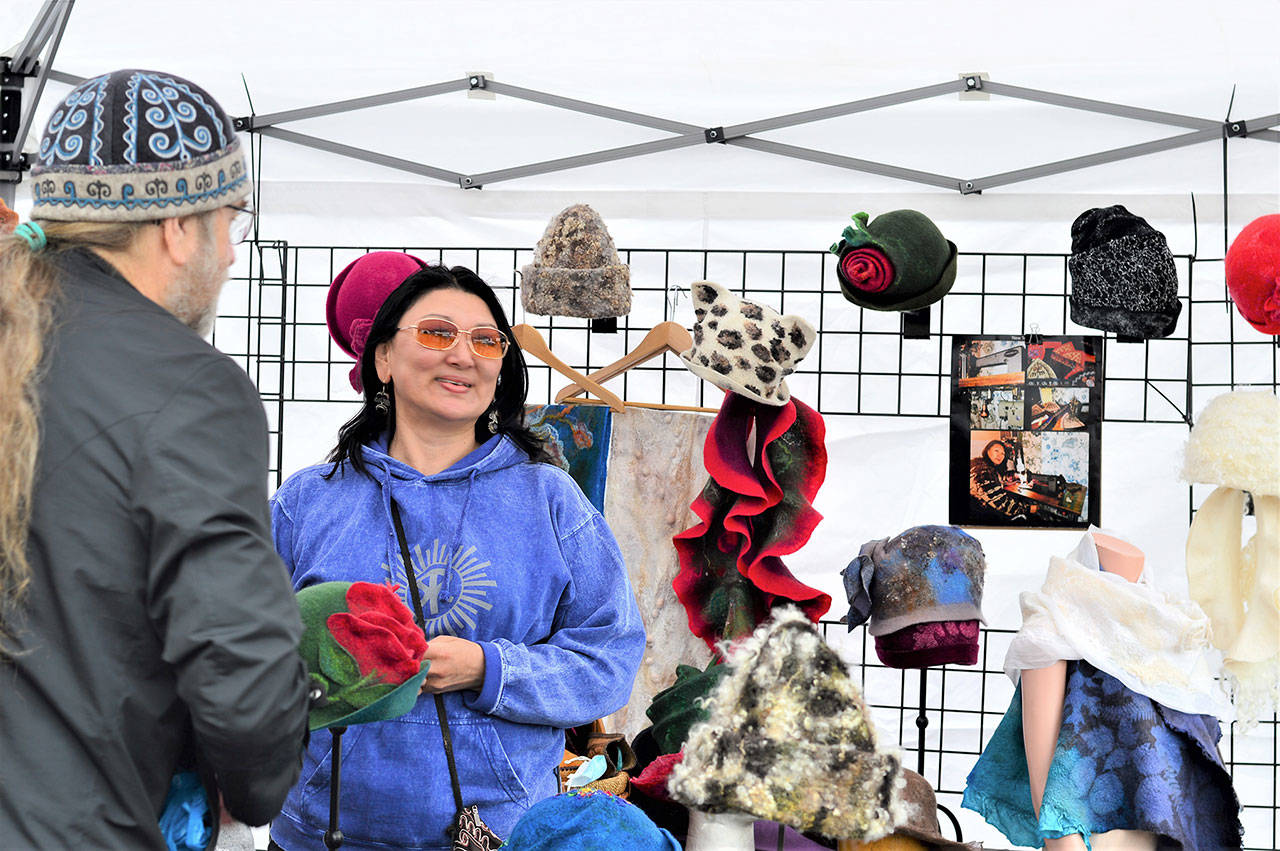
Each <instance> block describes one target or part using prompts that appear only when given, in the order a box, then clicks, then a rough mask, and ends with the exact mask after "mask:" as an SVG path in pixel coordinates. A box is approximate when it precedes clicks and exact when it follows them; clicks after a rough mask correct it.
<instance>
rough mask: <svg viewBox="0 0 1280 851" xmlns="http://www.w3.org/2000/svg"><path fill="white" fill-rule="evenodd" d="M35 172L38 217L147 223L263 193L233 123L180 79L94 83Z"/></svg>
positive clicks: (63, 113) (59, 124) (52, 120)
mask: <svg viewBox="0 0 1280 851" xmlns="http://www.w3.org/2000/svg"><path fill="white" fill-rule="evenodd" d="M35 160H36V161H35V166H34V167H33V168H32V169H31V195H32V199H33V204H32V210H31V217H32V218H34V219H44V220H46V221H60V222H78V221H95V222H141V221H150V220H153V219H165V218H173V217H176V216H190V215H193V214H195V213H204V212H208V211H210V210H216V209H217V208H218V207H223V206H226V205H228V204H234V203H235V202H237V201H240V200H242V199H244V198H246V197H248V195H249V192H250V190H251V189H252V188H253V187H252V184H251V183H250V180H249V172H248V170H247V169H246V168H245V161H244V151H243V149H242V148H241V146H240V141H239V139H237V138H236V132H235V127H234V125H233V124H232V121H231V119H230V117H228V116H227V113H226V112H224V111H223V109H222V107H221V106H219V105H218V102H217V101H215V100H214V99H213V97H212V96H211V95H210V94H209V93H208V92H206V91H205V90H204V89H202V88H200V87H199V86H197V85H196V84H195V83H192V82H191V81H189V80H184V79H182V78H181V77H178V76H175V75H173V74H166V73H164V72H162V71H142V70H139V69H136V68H128V69H124V70H121V71H112V72H111V73H109V74H103V75H101V76H99V77H94V78H92V79H89V80H85V81H84V82H83V83H81V84H80V85H78V86H76V87H75V88H74V89H72V90H71V92H70V93H69V94H68V95H67V96H66V97H65V98H63V99H62V102H61V103H59V104H58V105H57V106H56V107H55V108H54V110H53V114H52V115H51V116H49V123H48V124H47V125H46V126H45V130H44V135H43V136H42V137H41V138H40V150H39V152H38V153H37V154H36V158H35Z"/></svg>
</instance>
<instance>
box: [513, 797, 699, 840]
mask: <svg viewBox="0 0 1280 851" xmlns="http://www.w3.org/2000/svg"><path fill="white" fill-rule="evenodd" d="M502 847H503V848H504V849H509V851H543V849H545V851H599V849H602V848H626V849H628V851H680V843H679V842H677V841H676V838H675V837H674V836H672V835H671V833H670V832H669V831H667V830H664V829H663V828H660V827H658V826H657V825H656V824H654V823H653V822H652V821H651V820H650V819H649V817H648V816H647V815H645V814H644V812H643V811H642V810H641V809H640V808H639V807H637V806H636V805H635V804H631V803H628V802H627V801H624V800H623V799H622V798H619V797H618V796H617V795H610V794H609V793H608V792H601V791H599V790H595V789H572V790H570V791H568V792H565V793H564V794H561V795H555V796H553V797H551V798H544V799H543V800H541V801H539V802H538V803H536V804H534V805H533V806H532V807H530V808H529V811H528V812H526V813H525V814H524V815H523V816H521V817H520V820H519V821H518V822H516V826H515V827H514V828H512V830H511V838H510V839H508V840H507V841H506V843H505V844H504V845H503V846H502Z"/></svg>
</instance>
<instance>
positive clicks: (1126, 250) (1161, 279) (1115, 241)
mask: <svg viewBox="0 0 1280 851" xmlns="http://www.w3.org/2000/svg"><path fill="white" fill-rule="evenodd" d="M1067 268H1068V269H1070V270H1071V295H1070V298H1069V301H1070V304H1071V321H1072V322H1074V323H1076V324H1077V325H1084V326H1085V327H1087V328H1097V329H1099V330H1101V331H1113V332H1115V333H1116V334H1119V335H1120V336H1123V337H1137V338H1141V339H1150V338H1154V337H1167V336H1169V335H1170V334H1172V333H1173V329H1174V328H1175V327H1176V326H1177V324H1178V314H1179V313H1181V312H1182V303H1181V302H1180V301H1178V270H1177V267H1175V266H1174V263H1173V255H1172V254H1171V253H1169V243H1168V241H1167V240H1165V238H1164V234H1162V233H1160V231H1158V230H1156V229H1155V228H1153V227H1151V225H1149V224H1147V220H1146V219H1144V218H1142V217H1141V216H1135V215H1134V214H1133V213H1130V212H1129V211H1128V210H1126V209H1125V208H1124V207H1122V206H1120V205H1119V204H1116V205H1115V206H1112V207H1095V208H1093V209H1092V210H1086V211H1085V212H1083V213H1081V214H1080V215H1079V216H1078V217H1077V218H1076V220H1075V221H1074V222H1073V223H1072V225H1071V257H1070V258H1068V260H1067Z"/></svg>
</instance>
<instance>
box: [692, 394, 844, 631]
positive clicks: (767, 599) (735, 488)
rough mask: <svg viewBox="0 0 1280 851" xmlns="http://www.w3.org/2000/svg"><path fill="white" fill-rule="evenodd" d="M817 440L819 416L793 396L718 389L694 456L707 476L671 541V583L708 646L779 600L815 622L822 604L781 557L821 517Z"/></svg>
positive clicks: (821, 459) (821, 453)
mask: <svg viewBox="0 0 1280 851" xmlns="http://www.w3.org/2000/svg"><path fill="white" fill-rule="evenodd" d="M752 435H754V436H753V437H751V436H752ZM825 436H826V424H825V423H824V422H823V420H822V416H821V415H820V414H818V412H817V411H814V410H813V409H812V408H810V407H808V406H807V405H805V404H804V403H803V402H800V401H799V400H796V399H792V400H791V401H790V402H788V403H787V404H785V405H783V406H781V407H774V406H772V405H763V404H759V403H756V402H753V401H751V400H750V399H747V398H745V397H742V396H739V395H737V394H736V393H729V394H726V395H725V399H724V404H723V405H722V406H721V408H720V413H719V414H718V415H717V416H716V418H715V421H714V422H713V423H712V424H711V430H710V431H709V432H708V433H707V441H706V449H705V451H704V453H703V461H704V462H705V463H706V466H707V472H708V473H710V474H711V477H710V478H709V479H708V480H707V484H706V486H705V487H704V488H703V490H702V493H701V494H700V495H699V496H698V498H697V499H696V500H694V502H693V505H692V506H691V508H692V509H693V512H694V513H695V514H696V515H698V518H699V521H700V522H699V523H698V524H697V525H695V526H693V527H691V528H689V529H686V530H685V531H683V532H681V533H679V534H678V535H675V536H674V537H673V539H672V542H673V543H674V545H675V548H676V554H677V557H678V558H679V560H680V572H679V573H678V574H677V575H676V578H675V580H674V582H673V583H672V587H673V588H674V589H675V592H676V597H677V598H679V600H680V603H681V605H683V606H684V609H685V612H686V613H687V614H688V617H689V629H690V630H691V631H692V632H693V633H694V635H697V636H698V637H699V638H701V639H702V640H703V641H705V642H706V643H707V646H708V647H714V646H715V644H716V642H717V641H719V640H721V639H723V638H731V639H733V638H741V637H743V636H746V635H748V634H749V633H750V632H751V631H752V630H753V629H755V628H756V626H757V625H759V624H760V623H761V622H762V621H763V620H764V619H765V618H767V617H768V614H769V612H770V610H772V609H773V607H774V606H775V605H777V604H778V603H779V602H781V601H791V602H794V603H796V604H797V605H799V606H800V608H801V609H803V610H804V612H805V614H807V615H808V616H809V617H810V618H812V619H813V620H815V621H816V620H817V619H818V618H820V617H822V615H823V614H825V613H826V611H827V609H828V608H829V607H830V606H831V597H830V596H828V595H827V594H824V593H823V592H821V591H819V590H817V589H816V588H810V587H809V586H808V585H805V584H804V583H803V582H801V581H800V580H798V579H796V578H795V576H794V575H792V573H791V571H789V570H788V569H787V566H786V565H785V564H784V563H783V561H782V556H784V555H789V554H791V553H793V552H795V551H796V550H798V549H800V548H801V547H803V546H804V545H805V543H806V542H807V541H808V540H809V536H810V535H812V534H813V530H814V527H816V526H817V524H818V521H820V520H821V519H822V515H821V514H819V513H818V511H817V509H815V508H814V507H813V499H814V497H815V496H816V495H817V493H818V489H819V488H820V487H821V486H822V482H823V480H824V478H825V477H826V471H827V450H826V445H825ZM749 438H750V439H749ZM749 443H753V444H754V445H753V446H749V445H748V444H749Z"/></svg>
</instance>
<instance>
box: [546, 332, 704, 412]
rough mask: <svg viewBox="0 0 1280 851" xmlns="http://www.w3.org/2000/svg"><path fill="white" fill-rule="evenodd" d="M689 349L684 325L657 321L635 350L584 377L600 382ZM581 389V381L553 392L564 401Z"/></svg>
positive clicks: (687, 334)
mask: <svg viewBox="0 0 1280 851" xmlns="http://www.w3.org/2000/svg"><path fill="white" fill-rule="evenodd" d="M691 348H693V337H692V336H690V335H689V331H688V330H687V329H686V328H685V327H684V326H683V325H681V324H680V323H679V322H659V323H658V324H657V325H655V326H653V328H652V329H651V330H650V331H649V333H648V334H645V335H644V339H643V340H641V341H640V343H639V345H637V346H636V347H635V348H634V349H632V350H631V351H629V352H627V353H626V354H625V355H623V356H622V357H620V358H618V359H617V360H616V361H614V362H613V363H611V364H609V365H608V366H606V367H604V368H602V369H598V370H596V371H595V372H593V373H591V374H590V375H588V376H586V378H587V379H588V380H589V381H594V382H598V383H603V382H605V381H608V380H609V379H610V378H614V377H615V376H618V375H621V374H622V373H624V372H626V371H627V370H628V369H631V367H633V366H639V365H640V364H642V363H644V362H645V361H648V360H652V359H653V358H656V357H658V356H659V355H661V354H663V353H665V352H673V353H675V354H680V353H681V352H687V351H689V349H691ZM588 389H589V388H588ZM583 392H584V391H583V386H582V385H581V384H570V385H569V386H568V387H564V388H562V389H561V390H560V392H559V393H557V394H556V401H557V402H564V401H566V400H568V399H572V398H573V397H574V396H580V395H582V393H583ZM596 395H597V396H599V395H600V394H599V393H597V394H596ZM600 398H602V399H603V398H604V397H603V396H601V397H600ZM628 404H634V403H628Z"/></svg>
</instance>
